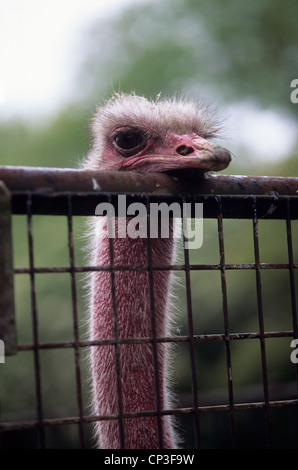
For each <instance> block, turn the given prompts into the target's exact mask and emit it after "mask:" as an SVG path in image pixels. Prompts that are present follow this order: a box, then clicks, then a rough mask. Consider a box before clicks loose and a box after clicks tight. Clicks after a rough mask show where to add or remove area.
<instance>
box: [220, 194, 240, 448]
mask: <svg viewBox="0 0 298 470" xmlns="http://www.w3.org/2000/svg"><path fill="white" fill-rule="evenodd" d="M222 214H223V206H222V199H221V197H219V198H218V222H217V223H218V241H219V255H220V266H221V270H220V271H221V290H222V311H223V322H224V332H225V334H224V337H225V339H224V341H225V349H226V370H227V381H228V395H229V407H230V423H231V435H232V446H233V448H236V446H237V433H236V421H235V409H234V404H235V403H234V390H233V378H232V360H231V345H230V326H229V316H228V315H229V314H228V295H227V279H226V269H225V249H224V234H223V215H222Z"/></svg>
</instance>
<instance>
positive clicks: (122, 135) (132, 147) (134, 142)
mask: <svg viewBox="0 0 298 470" xmlns="http://www.w3.org/2000/svg"><path fill="white" fill-rule="evenodd" d="M113 140H114V144H115V146H116V147H117V149H118V150H119V152H120V153H122V154H124V155H128V156H130V155H133V154H134V153H137V152H138V151H139V150H141V149H142V148H144V147H145V145H146V140H145V137H144V136H143V134H142V133H141V132H140V131H134V130H127V131H126V130H123V131H119V132H117V133H116V134H115V135H114V137H113Z"/></svg>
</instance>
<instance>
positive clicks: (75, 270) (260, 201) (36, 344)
mask: <svg viewBox="0 0 298 470" xmlns="http://www.w3.org/2000/svg"><path fill="white" fill-rule="evenodd" d="M39 196H40V195H36V194H35V193H34V192H28V191H27V193H26V195H25V196H24V199H25V203H24V201H23V204H25V205H26V217H27V237H28V252H29V266H28V268H17V267H16V268H15V270H14V271H15V275H16V276H19V275H25V274H27V275H29V278H30V296H31V316H32V331H33V341H32V343H26V344H19V345H18V356H17V357H19V356H20V355H21V354H26V351H32V352H33V358H34V384H32V387H34V388H35V409H36V411H35V416H32V417H31V418H30V419H25V420H14V421H1V420H0V431H1V432H2V440H1V441H0V442H2V447H4V448H5V447H6V445H7V446H8V447H9V446H10V445H11V444H10V440H9V432H12V431H16V430H24V429H27V430H28V429H29V430H30V429H31V430H34V432H35V443H34V445H33V446H34V447H39V448H46V447H47V439H46V430H47V429H49V428H51V427H55V428H56V427H57V426H58V427H59V426H66V425H70V426H75V427H77V430H78V440H77V441H76V442H77V446H79V447H81V448H84V447H89V446H90V436H89V434H88V432H86V425H89V424H91V423H92V422H94V421H96V420H98V419H117V420H118V423H119V432H120V439H121V442H122V444H123V447H125V442H124V432H123V420H125V419H126V418H127V417H131V416H142V415H143V416H147V415H152V414H153V415H155V416H156V417H157V422H158V429H159V443H160V447H161V448H162V446H163V442H162V425H161V422H162V416H163V415H164V414H171V415H174V416H176V417H178V418H179V417H180V418H182V421H183V419H184V418H187V419H189V418H190V417H191V421H192V430H191V431H189V434H191V439H190V443H188V446H189V447H190V446H191V447H196V448H204V447H208V446H209V445H211V446H212V445H214V444H210V443H209V441H208V439H207V438H206V437H205V430H204V426H203V425H202V423H206V421H205V420H204V416H205V415H206V416H211V415H212V419H211V421H210V422H209V423H208V424H207V425H208V426H210V423H211V425H215V427H216V417H217V416H219V415H220V414H224V415H226V416H228V421H229V426H228V427H226V428H225V432H227V434H228V437H227V439H226V440H225V443H226V444H225V443H221V446H224V445H226V446H227V447H233V448H236V447H238V446H239V442H238V438H239V431H238V429H237V413H240V412H241V411H245V410H246V411H249V410H262V412H263V418H262V419H263V425H264V427H265V438H264V441H265V446H266V447H268V448H272V447H274V446H275V443H276V441H275V440H274V439H273V438H272V410H274V409H277V408H278V409H283V410H286V409H288V408H290V409H292V410H293V415H295V416H297V405H298V399H297V384H298V381H297V377H298V374H297V369H298V368H297V365H296V366H294V365H293V367H295V369H296V391H294V393H293V392H291V393H292V396H291V397H290V398H286V399H274V400H272V399H270V386H269V383H268V370H267V357H266V342H267V340H268V339H270V340H271V339H273V338H288V339H289V343H290V341H291V339H293V338H298V328H297V307H296V285H295V276H294V275H295V270H296V269H297V268H298V264H297V263H295V262H294V255H293V239H294V243H297V234H294V236H293V234H292V229H291V217H292V215H291V201H292V200H294V199H293V198H291V196H280V197H279V198H278V200H279V202H280V204H281V206H282V216H280V215H279V218H281V219H284V220H285V229H286V234H287V251H288V260H287V262H286V263H263V262H261V258H260V249H259V230H258V222H259V215H258V211H259V206H260V207H261V213H262V214H264V209H263V206H264V203H265V205H266V208H267V209H268V208H269V209H270V207H271V206H272V204H273V203H276V200H277V197H276V195H273V196H266V197H263V196H257V195H255V196H245V197H241V196H220V195H216V196H211V195H209V196H208V197H207V196H205V197H203V198H202V197H182V196H181V197H180V196H179V197H178V200H179V202H180V204H183V203H184V202H186V201H187V202H190V201H191V202H196V201H203V203H204V210H205V208H206V209H207V210H206V213H207V214H208V213H209V211H211V217H215V218H216V219H217V232H218V235H217V236H218V247H219V260H218V263H213V264H192V263H191V261H190V256H189V251H188V250H187V249H185V245H183V246H184V249H183V257H184V262H183V263H181V264H176V265H172V266H167V267H164V266H160V267H153V266H152V259H151V242H150V237H147V253H148V265H147V266H144V267H143V269H145V270H148V273H149V290H150V303H151V319H152V325H153V330H152V331H153V336H152V338H147V339H146V338H145V339H144V338H142V339H140V338H136V339H135V340H134V341H135V342H138V341H140V342H144V341H148V342H150V343H151V344H152V345H153V354H154V364H155V384H156V388H155V391H153V393H156V397H157V401H156V403H157V409H156V410H151V411H150V412H148V411H147V412H139V413H124V412H123V406H122V397H121V380H120V372H119V371H120V364H119V345H121V344H123V343H130V342H132V340H130V339H126V340H125V339H121V340H120V339H119V338H118V336H117V308H116V302H115V272H116V271H117V270H121V267H114V265H113V243H112V240H111V241H110V255H111V264H110V265H109V266H105V267H90V266H78V265H76V263H75V251H74V234H73V217H74V214H75V215H78V213H79V212H80V210H79V209H78V208H77V201H78V200H80V197H81V194H80V193H75V192H67V193H66V194H63V195H61V194H60V195H58V196H57V194H56V195H55V196H53V195H49V196H47V195H45V194H42V198H43V200H44V199H45V198H46V199H49V201H48V207H49V208H50V209H48V211H49V213H52V214H56V213H58V214H60V213H61V211H62V213H63V215H64V216H65V217H66V220H67V245H68V257H69V266H66V267H36V265H35V258H34V244H35V238H34V230H33V223H32V222H33V218H34V215H35V208H36V207H39V205H38V204H37V205H36V200H38V199H39ZM115 196H116V194H112V193H107V194H104V195H102V197H104V198H105V200H106V201H108V202H110V203H114V198H115ZM141 199H142V200H144V201H145V203H146V206H147V207H149V203H150V200H151V199H150V197H149V196H148V195H147V196H146V195H145V196H142V197H141ZM91 200H93V202H94V203H95V202H96V196H94V195H92V196H91ZM154 200H156V198H154ZM162 200H166V201H168V202H171V200H177V197H175V198H172V197H170V196H167V197H163V198H162ZM235 204H236V207H237V208H239V207H240V208H241V206H242V205H243V206H245V207H246V212H247V213H248V215H246V216H245V218H247V219H251V222H252V237H253V247H254V261H253V262H252V263H245V264H244V263H238V264H227V263H226V261H225V241H224V219H225V217H226V216H227V217H228V218H233V209H234V207H235ZM95 205H96V204H95ZM95 205H94V206H93V207H95ZM61 207H63V208H62V209H61ZM74 207H75V209H74ZM247 208H248V209H247ZM267 209H266V211H267V212H266V211H265V213H268V210H269V209H268V210H267ZM37 213H38V210H37ZM249 214H250V215H249ZM82 215H83V214H82ZM84 215H85V214H84ZM271 216H272V214H271ZM261 217H263V215H262V216H261ZM273 217H274V215H273ZM273 217H272V218H273ZM268 223H270V222H269V221H268ZM128 269H129V268H128ZM131 269H132V270H133V269H134V267H131ZM155 269H167V270H172V271H176V272H180V273H181V272H182V273H184V275H185V281H184V283H185V293H186V306H185V308H186V315H187V325H186V328H187V330H188V331H187V334H185V335H181V334H177V335H173V336H171V337H169V338H158V337H157V336H156V334H155V328H154V324H155V317H154V301H156V300H155V299H154V292H153V282H152V279H153V272H154V270H155ZM269 269H272V270H286V271H287V272H288V273H289V283H290V297H291V314H292V329H290V330H284V331H277V330H275V331H266V330H265V325H264V311H263V292H262V271H263V270H269ZM92 270H107V271H109V272H110V273H111V280H112V297H113V299H114V302H113V305H114V308H113V316H114V338H113V340H112V341H110V342H109V341H107V340H99V341H93V342H90V341H88V340H84V339H81V338H80V325H79V323H80V319H79V314H78V298H77V297H78V293H77V278H76V276H77V274H81V273H86V272H90V271H92ZM233 270H239V271H243V270H250V271H253V272H254V273H255V286H256V302H257V314H258V326H259V328H258V331H250V332H236V333H235V332H231V331H230V318H229V301H228V285H227V276H226V274H227V272H228V271H233ZM195 271H217V272H219V273H220V285H221V299H222V300H221V301H222V308H221V310H222V321H223V332H222V333H214V332H213V331H210V332H208V333H207V334H206V333H204V334H198V332H197V331H196V330H195V327H194V306H193V300H192V297H193V295H192V294H193V293H192V284H191V274H192V273H193V272H195ZM45 273H50V274H52V275H59V273H68V274H69V275H70V284H71V303H72V328H73V341H64V342H61V341H60V342H59V341H56V342H42V341H40V338H39V327H38V325H39V312H38V305H37V290H36V276H37V275H38V274H45ZM244 340H257V341H259V345H260V359H261V370H262V388H263V399H262V400H259V401H253V400H252V401H246V402H238V401H237V402H236V401H235V397H234V385H233V373H232V362H233V360H232V352H231V344H232V343H233V342H235V341H237V342H238V341H244ZM158 342H171V343H176V344H177V345H179V344H182V343H184V344H187V345H188V346H189V359H188V361H189V366H190V371H191V372H190V374H191V385H192V387H191V401H190V403H188V406H177V407H176V408H175V409H173V410H162V409H161V405H160V401H159V400H158V397H159V386H158V380H157V377H158V371H157V344H158ZM207 342H209V343H210V344H215V343H218V342H222V343H223V344H224V349H225V376H226V392H227V400H226V401H223V402H221V403H216V404H208V405H202V404H201V401H200V387H199V383H202V381H204V377H201V376H200V370H199V368H198V364H197V363H198V360H199V358H198V355H197V352H196V347H197V345H198V344H199V343H207ZM106 344H113V345H114V347H115V361H116V370H117V371H118V375H117V378H118V380H117V383H118V391H119V397H118V398H119V400H118V403H119V413H118V415H117V416H114V415H112V416H92V415H90V414H89V413H88V412H86V407H84V405H85V404H84V403H83V402H84V396H83V395H84V393H83V383H82V382H83V379H82V355H83V354H82V351H85V350H86V349H88V348H90V347H93V346H95V345H106ZM65 348H69V349H71V350H73V353H74V364H75V370H74V376H75V388H76V406H77V414H76V415H74V416H66V417H57V418H47V417H45V415H44V410H43V390H42V375H43V373H44V371H43V370H42V365H41V361H40V354H41V351H42V350H51V349H58V350H59V349H60V350H62V349H65ZM8 361H9V359H7V363H8V364H7V365H6V367H9V362H8ZM13 373H14V371H13V370H11V374H13ZM285 413H286V412H285ZM214 417H215V418H214ZM297 421H298V420H296V424H294V425H293V428H292V429H291V430H289V431H288V432H289V436H290V438H291V439H292V442H297V441H298V439H297ZM282 422H283V420H281V423H282ZM250 424H251V423H250V419H248V420H247V423H246V422H245V426H246V425H247V426H248V427H249V426H250ZM278 425H279V424H278ZM187 426H189V424H187ZM275 426H276V424H275ZM215 434H216V433H215ZM240 440H241V436H240ZM7 442H8V444H7ZM242 442H243V441H242V440H241V444H240V447H241V446H243V443H242ZM51 445H52V444H51ZM62 445H63V444H62ZM296 448H297V445H296Z"/></svg>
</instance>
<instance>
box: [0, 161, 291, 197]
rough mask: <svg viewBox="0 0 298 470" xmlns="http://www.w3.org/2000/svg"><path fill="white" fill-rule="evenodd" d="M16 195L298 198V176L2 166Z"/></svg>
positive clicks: (1, 173)
mask: <svg viewBox="0 0 298 470" xmlns="http://www.w3.org/2000/svg"><path fill="white" fill-rule="evenodd" d="M0 180H2V181H3V182H4V183H5V185H6V186H7V188H8V189H9V190H10V191H11V192H12V193H14V192H28V191H35V192H38V191H43V192H64V191H67V192H94V193H99V192H114V193H134V194H143V193H149V194H153V195H158V194H174V195H178V194H182V195H204V194H221V195H228V194H230V195H277V196H278V195H287V196H298V177H271V176H235V175H233V176H232V175H215V174H204V173H202V172H199V171H198V172H195V171H193V170H191V171H189V170H184V171H179V172H172V173H171V174H170V173H168V174H165V173H151V174H143V173H135V172H124V171H123V172H119V171H99V170H98V171H91V170H81V169H72V168H47V167H22V166H0Z"/></svg>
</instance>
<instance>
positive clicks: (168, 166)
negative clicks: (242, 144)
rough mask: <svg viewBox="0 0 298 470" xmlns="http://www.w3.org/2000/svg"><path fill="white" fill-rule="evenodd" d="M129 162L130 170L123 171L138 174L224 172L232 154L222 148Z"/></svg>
mask: <svg viewBox="0 0 298 470" xmlns="http://www.w3.org/2000/svg"><path fill="white" fill-rule="evenodd" d="M134 160H135V161H134V162H132V161H131V162H129V165H127V166H129V168H127V167H126V168H125V166H126V165H125V163H128V162H124V165H123V167H122V168H123V169H126V170H129V171H138V172H146V173H147V172H157V173H160V172H166V171H170V170H179V169H186V168H188V169H194V170H200V171H202V172H206V171H221V170H224V169H225V168H226V167H227V166H228V165H229V163H230V161H231V154H230V152H229V151H228V150H225V149H223V148H221V147H218V148H216V147H215V148H214V150H213V151H209V150H198V151H196V152H195V155H189V156H188V155H185V156H179V157H178V156H176V155H175V156H169V155H144V156H142V157H139V158H137V159H136V158H135V159H134Z"/></svg>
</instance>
